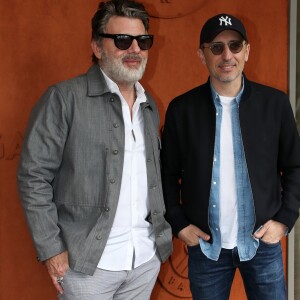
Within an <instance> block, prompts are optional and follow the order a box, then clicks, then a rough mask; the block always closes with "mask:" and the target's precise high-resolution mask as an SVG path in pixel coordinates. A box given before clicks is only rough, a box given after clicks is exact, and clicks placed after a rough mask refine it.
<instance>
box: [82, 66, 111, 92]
mask: <svg viewBox="0 0 300 300" xmlns="http://www.w3.org/2000/svg"><path fill="white" fill-rule="evenodd" d="M86 75H87V93H88V96H91V97H93V96H100V95H103V94H105V93H110V90H109V88H108V86H107V84H106V82H105V79H104V77H103V74H102V72H101V71H100V68H99V66H98V65H96V64H95V65H93V66H91V67H90V68H89V70H88V72H87V74H86Z"/></svg>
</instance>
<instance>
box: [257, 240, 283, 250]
mask: <svg viewBox="0 0 300 300" xmlns="http://www.w3.org/2000/svg"><path fill="white" fill-rule="evenodd" d="M279 243H280V242H279V241H278V242H276V243H268V242H265V241H263V240H262V239H260V240H259V244H260V245H261V246H263V247H269V248H274V247H277V246H278V245H279Z"/></svg>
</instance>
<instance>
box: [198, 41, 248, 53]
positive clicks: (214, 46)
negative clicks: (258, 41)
mask: <svg viewBox="0 0 300 300" xmlns="http://www.w3.org/2000/svg"><path fill="white" fill-rule="evenodd" d="M227 45H228V48H229V50H230V51H231V53H234V54H236V53H239V52H241V51H242V49H243V47H244V42H243V41H230V42H228V43H227ZM201 48H202V49H203V48H209V49H210V51H211V52H212V54H214V55H221V54H222V53H223V51H224V49H225V44H224V43H222V42H216V43H211V44H210V45H209V46H207V47H204V46H202V47H201Z"/></svg>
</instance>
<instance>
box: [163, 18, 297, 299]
mask: <svg viewBox="0 0 300 300" xmlns="http://www.w3.org/2000/svg"><path fill="white" fill-rule="evenodd" d="M249 53H250V44H249V42H248V37H247V33H246V29H245V27H244V25H243V24H242V22H241V21H240V20H239V19H237V18H236V17H234V16H232V15H229V14H226V13H222V14H219V15H217V16H214V17H212V18H210V19H209V20H208V21H207V22H206V23H205V24H204V26H203V28H202V30H201V34H200V47H199V50H198V55H199V58H200V60H201V62H202V63H203V64H204V65H206V67H207V69H208V72H209V75H210V76H209V78H208V81H207V82H206V83H205V84H203V85H200V86H198V87H196V88H194V89H192V90H190V91H188V92H186V93H185V94H183V95H180V96H178V97H176V98H175V99H174V100H173V101H172V102H171V103H170V105H169V107H168V110H167V113H166V119H165V125H164V132H163V147H162V148H163V151H162V178H163V188H164V197H165V203H166V209H167V216H166V217H167V220H168V221H169V223H170V224H171V226H172V228H173V233H174V234H175V235H176V236H177V237H178V238H180V239H181V240H182V241H183V242H184V243H185V244H186V245H187V247H188V254H189V263H188V267H189V273H188V274H189V279H190V287H191V291H192V294H193V299H194V300H197V299H201V300H204V299H206V300H207V299H217V300H222V299H228V298H229V294H230V289H231V285H232V281H233V278H234V274H235V271H236V268H238V269H239V270H240V273H241V275H242V277H243V282H244V286H245V290H246V294H247V297H248V298H249V299H286V285H285V280H284V272H283V263H282V252H281V245H280V240H281V238H282V237H283V236H284V235H286V234H288V233H289V231H290V230H291V229H292V228H293V226H294V224H295V222H296V220H297V218H298V216H299V206H300V205H299V203H300V188H299V186H300V184H299V183H300V139H299V133H298V131H297V127H296V124H295V120H294V117H293V112H292V109H291V106H290V103H289V99H288V97H287V95H286V94H284V93H283V92H281V91H278V90H276V89H274V88H271V87H267V86H264V85H261V84H258V83H255V82H252V81H250V80H248V79H247V78H246V76H245V74H244V73H243V70H244V65H245V63H246V62H247V61H248V57H249Z"/></svg>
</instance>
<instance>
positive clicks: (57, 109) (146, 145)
mask: <svg viewBox="0 0 300 300" xmlns="http://www.w3.org/2000/svg"><path fill="white" fill-rule="evenodd" d="M148 29H149V17H148V14H147V12H146V11H145V9H144V6H143V5H142V4H140V3H137V2H135V1H130V0H122V1H120V0H112V1H108V2H101V3H100V4H99V8H98V10H97V12H96V13H95V15H94V17H93V19H92V43H91V46H92V49H93V62H94V65H93V66H92V67H91V68H90V69H89V70H88V72H87V73H86V74H84V75H81V76H78V77H76V78H73V79H71V80H68V81H65V82H62V83H59V84H56V85H53V86H52V87H50V88H49V89H48V90H47V91H46V93H45V94H44V95H43V96H42V98H41V99H40V101H39V102H38V103H37V104H36V106H35V107H34V108H33V110H32V113H31V116H30V120H29V125H28V128H27V131H26V135H25V138H24V142H23V148H22V154H21V158H20V164H19V172H18V183H19V194H20V198H21V202H22V206H23V209H24V212H25V215H26V218H27V221H28V224H29V228H30V231H31V234H32V237H33V240H34V244H35V247H36V251H37V255H38V260H39V261H43V262H44V263H45V265H46V267H47V270H48V273H49V275H50V277H51V279H52V282H53V284H54V286H55V288H56V289H57V291H58V293H59V295H58V297H59V299H63V300H70V299H72V300H76V299H78V300H79V299H80V300H83V299H86V300H94V299H101V300H106V299H124V300H125V299H126V300H127V299H143V300H144V299H149V298H150V294H151V291H152V289H153V286H154V284H155V281H156V278H157V275H158V272H159V269H160V263H161V262H163V261H165V260H166V259H167V258H168V256H169V255H170V254H171V251H172V242H171V238H172V236H171V229H170V225H169V224H168V223H167V222H166V221H165V218H164V214H165V207H164V202H163V197H162V189H161V177H160V163H159V155H160V153H159V152H160V140H159V136H158V126H159V114H158V111H157V107H156V105H155V102H154V100H153V99H152V97H151V96H150V95H149V94H148V93H147V92H145V90H144V89H143V87H142V86H141V84H140V83H139V82H138V81H139V80H140V79H141V78H142V76H143V74H144V71H145V67H146V64H147V59H148V50H149V49H150V48H151V46H152V43H153V36H152V35H149V34H148Z"/></svg>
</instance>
